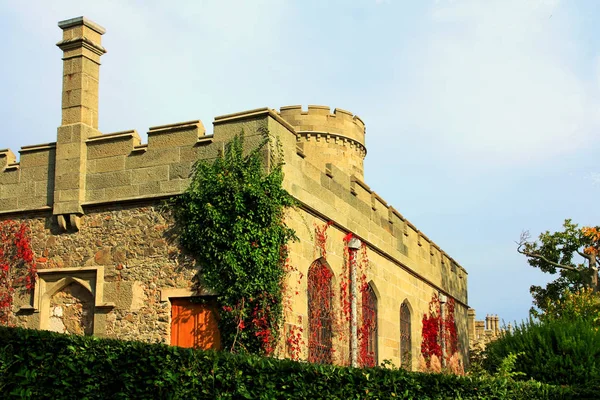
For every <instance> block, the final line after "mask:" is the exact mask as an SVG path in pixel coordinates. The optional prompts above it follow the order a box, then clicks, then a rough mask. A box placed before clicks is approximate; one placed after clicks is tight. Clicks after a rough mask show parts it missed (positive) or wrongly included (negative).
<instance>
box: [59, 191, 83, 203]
mask: <svg viewBox="0 0 600 400" xmlns="http://www.w3.org/2000/svg"><path fill="white" fill-rule="evenodd" d="M79 193H80V191H79V189H71V190H57V191H56V197H57V199H56V200H57V201H59V202H64V201H67V202H68V201H79Z"/></svg>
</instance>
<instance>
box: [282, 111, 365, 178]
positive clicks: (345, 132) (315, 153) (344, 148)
mask: <svg viewBox="0 0 600 400" xmlns="http://www.w3.org/2000/svg"><path fill="white" fill-rule="evenodd" d="M279 115H280V116H281V118H283V119H284V120H286V121H287V122H288V123H289V124H290V125H292V126H293V127H294V129H295V130H296V132H297V133H298V141H299V145H300V147H301V148H302V150H303V151H304V155H305V157H306V159H307V161H308V162H310V163H311V164H313V165H315V166H316V167H317V168H319V169H322V170H325V164H328V163H331V164H333V165H335V166H336V167H338V168H339V169H341V170H343V171H344V172H346V173H347V174H348V175H355V176H356V177H358V178H360V179H361V180H362V179H363V175H364V169H363V161H364V158H365V156H366V154H367V149H366V147H365V124H364V122H363V121H362V120H361V119H360V118H359V117H358V116H356V115H353V114H352V113H351V112H349V111H346V110H342V109H340V108H336V109H334V110H333V113H332V112H331V109H330V108H329V107H327V106H308V111H302V107H301V106H287V107H281V108H280V110H279Z"/></svg>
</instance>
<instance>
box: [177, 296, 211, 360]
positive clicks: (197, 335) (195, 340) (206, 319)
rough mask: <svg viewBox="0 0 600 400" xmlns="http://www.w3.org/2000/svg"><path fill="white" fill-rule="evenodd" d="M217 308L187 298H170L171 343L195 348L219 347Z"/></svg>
mask: <svg viewBox="0 0 600 400" xmlns="http://www.w3.org/2000/svg"><path fill="white" fill-rule="evenodd" d="M217 318H218V314H217V308H216V306H215V305H214V304H211V303H206V302H203V303H198V302H194V301H192V300H191V299H189V298H183V299H171V345H173V346H181V347H193V348H196V349H203V350H208V349H215V350H218V349H220V348H221V335H220V333H219V326H218V320H217Z"/></svg>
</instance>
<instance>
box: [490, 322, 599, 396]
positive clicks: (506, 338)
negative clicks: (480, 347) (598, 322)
mask: <svg viewBox="0 0 600 400" xmlns="http://www.w3.org/2000/svg"><path fill="white" fill-rule="evenodd" d="M597 329H598V328H597V327H596V326H594V324H593V323H592V322H590V321H584V320H581V321H569V320H558V321H552V322H543V323H542V322H535V321H529V322H526V323H522V324H520V325H517V326H516V327H515V329H514V330H513V331H512V332H506V333H505V334H504V335H503V336H502V337H501V338H500V339H498V340H496V341H494V342H492V343H490V344H488V346H487V348H486V351H485V353H486V359H485V361H484V367H485V368H486V369H487V370H488V371H490V372H491V373H494V372H495V370H496V369H497V368H498V365H499V364H500V361H501V360H502V359H503V358H504V357H506V356H507V355H508V354H510V353H514V354H517V353H521V354H520V355H519V357H518V358H517V361H516V362H515V368H514V369H515V371H518V372H523V373H524V374H525V377H526V379H535V380H536V381H539V382H545V383H549V384H553V385H578V386H581V387H588V388H590V387H595V388H596V389H600V332H598V330H597ZM598 396H600V394H599V395H598Z"/></svg>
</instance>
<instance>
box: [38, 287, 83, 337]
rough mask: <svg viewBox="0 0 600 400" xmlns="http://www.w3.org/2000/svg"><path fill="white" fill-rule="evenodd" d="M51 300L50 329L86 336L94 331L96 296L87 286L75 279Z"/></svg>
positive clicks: (58, 291) (55, 293)
mask: <svg viewBox="0 0 600 400" xmlns="http://www.w3.org/2000/svg"><path fill="white" fill-rule="evenodd" d="M49 300H50V301H49V314H48V327H47V329H48V330H50V331H53V332H59V333H68V334H74V335H86V336H87V335H92V334H93V333H94V296H93V295H92V293H90V291H89V290H88V289H87V288H86V287H84V286H83V285H81V284H79V282H77V281H74V280H73V281H71V282H70V283H68V284H67V285H65V286H64V287H62V288H61V289H60V290H57V291H56V292H54V294H53V295H52V296H51V297H50V299H49Z"/></svg>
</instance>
